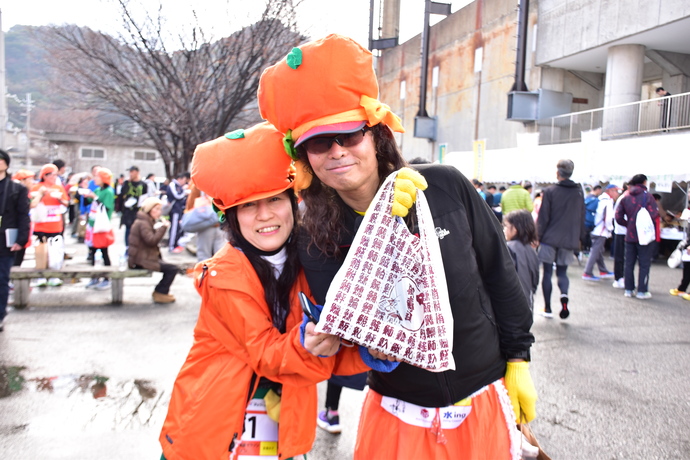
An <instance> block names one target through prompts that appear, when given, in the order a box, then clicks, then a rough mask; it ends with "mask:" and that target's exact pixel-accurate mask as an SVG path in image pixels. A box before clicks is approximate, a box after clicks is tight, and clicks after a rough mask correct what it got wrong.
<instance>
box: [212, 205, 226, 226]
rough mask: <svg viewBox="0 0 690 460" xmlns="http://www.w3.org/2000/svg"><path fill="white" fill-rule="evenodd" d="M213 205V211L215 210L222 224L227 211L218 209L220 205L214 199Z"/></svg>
mask: <svg viewBox="0 0 690 460" xmlns="http://www.w3.org/2000/svg"><path fill="white" fill-rule="evenodd" d="M211 207H212V208H213V212H215V213H216V215H217V216H218V222H220V223H221V224H222V223H223V222H225V212H223V211H221V210H220V209H218V207H217V206H216V204H215V203H214V202H213V201H211Z"/></svg>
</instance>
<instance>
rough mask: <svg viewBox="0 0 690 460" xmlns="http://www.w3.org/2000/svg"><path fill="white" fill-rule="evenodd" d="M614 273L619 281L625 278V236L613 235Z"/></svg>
mask: <svg viewBox="0 0 690 460" xmlns="http://www.w3.org/2000/svg"><path fill="white" fill-rule="evenodd" d="M613 246H614V250H613V273H614V276H615V278H616V281H618V280H619V279H621V278H624V277H625V235H613Z"/></svg>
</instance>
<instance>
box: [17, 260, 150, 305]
mask: <svg viewBox="0 0 690 460" xmlns="http://www.w3.org/2000/svg"><path fill="white" fill-rule="evenodd" d="M151 273H152V272H151V271H150V270H145V269H138V268H129V269H127V270H123V271H120V270H118V269H117V267H73V268H72V267H63V268H62V269H60V270H53V269H44V270H39V269H36V268H25V267H12V270H11V271H10V279H11V280H12V281H13V282H14V308H16V309H22V308H26V307H27V306H28V305H29V292H30V290H31V289H30V285H29V283H30V281H31V280H32V279H36V278H60V279H61V280H71V279H74V278H99V277H104V276H107V277H108V278H110V284H111V289H112V294H113V299H112V300H113V301H112V303H113V304H114V305H121V304H122V291H123V287H124V280H125V278H140V277H150V276H151Z"/></svg>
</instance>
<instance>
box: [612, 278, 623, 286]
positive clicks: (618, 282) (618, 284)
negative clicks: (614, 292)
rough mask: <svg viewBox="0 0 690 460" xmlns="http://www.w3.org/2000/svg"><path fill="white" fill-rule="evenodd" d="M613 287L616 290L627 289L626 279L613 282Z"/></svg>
mask: <svg viewBox="0 0 690 460" xmlns="http://www.w3.org/2000/svg"><path fill="white" fill-rule="evenodd" d="M613 287H614V288H616V289H625V279H624V278H621V279H619V280H616V281H614V282H613Z"/></svg>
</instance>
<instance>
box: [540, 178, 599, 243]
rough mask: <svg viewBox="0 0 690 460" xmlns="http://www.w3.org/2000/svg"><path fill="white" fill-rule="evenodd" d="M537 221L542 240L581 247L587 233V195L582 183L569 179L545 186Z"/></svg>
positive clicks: (543, 241) (541, 241) (542, 241)
mask: <svg viewBox="0 0 690 460" xmlns="http://www.w3.org/2000/svg"><path fill="white" fill-rule="evenodd" d="M537 225H538V227H539V228H538V231H539V242H540V243H541V244H546V245H549V246H552V247H554V248H562V249H572V250H578V249H580V241H582V240H583V239H584V238H585V236H586V234H587V229H586V228H585V199H584V196H583V194H582V188H581V187H580V184H576V183H575V182H573V181H572V180H570V179H566V180H562V181H560V182H558V183H557V184H555V185H551V186H549V187H547V188H546V189H544V192H543V194H542V199H541V208H540V209H539V219H538V220H537Z"/></svg>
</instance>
